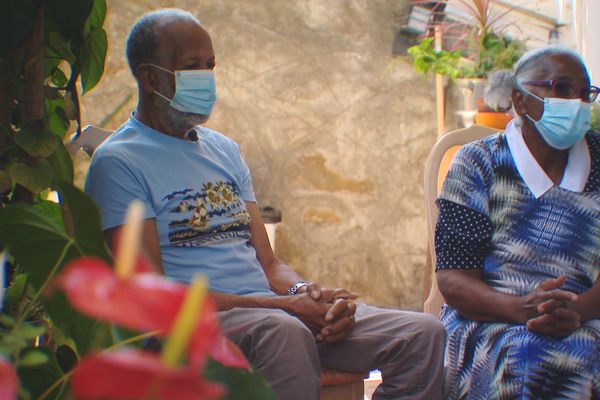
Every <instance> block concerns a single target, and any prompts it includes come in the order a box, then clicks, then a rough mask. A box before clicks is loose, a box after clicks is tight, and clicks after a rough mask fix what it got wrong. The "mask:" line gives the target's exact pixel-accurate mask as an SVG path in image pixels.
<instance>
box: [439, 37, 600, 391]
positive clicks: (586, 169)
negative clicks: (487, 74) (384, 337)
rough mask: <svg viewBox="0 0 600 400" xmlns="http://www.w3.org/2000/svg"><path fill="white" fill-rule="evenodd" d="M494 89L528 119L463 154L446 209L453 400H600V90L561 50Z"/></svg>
mask: <svg viewBox="0 0 600 400" xmlns="http://www.w3.org/2000/svg"><path fill="white" fill-rule="evenodd" d="M507 85H508V86H507ZM492 86H500V89H502V86H505V89H506V86H507V88H508V91H509V92H510V94H511V96H512V104H513V107H514V111H515V113H516V115H517V116H516V118H515V119H513V120H512V121H511V122H510V123H509V125H508V126H507V128H506V131H505V132H503V133H501V134H497V135H492V136H489V137H487V138H484V139H481V140H479V141H477V142H474V143H471V144H468V145H466V146H463V147H462V148H461V150H460V151H459V153H458V154H457V155H456V157H455V159H454V161H453V164H452V166H451V168H450V171H449V173H448V177H447V179H446V181H445V183H444V187H443V189H442V192H441V194H440V197H439V199H438V207H439V211H440V214H439V220H438V225H437V229H436V254H437V266H436V268H437V279H438V284H439V287H440V290H441V292H442V293H443V295H444V297H445V299H446V302H447V306H445V307H444V309H443V310H442V315H441V318H442V321H443V323H444V325H445V326H446V329H447V332H448V341H447V347H446V363H447V367H448V369H447V377H446V388H445V390H446V397H447V398H450V399H463V398H466V399H537V398H542V399H555V398H561V399H567V398H568V399H590V398H594V399H600V280H599V279H598V275H599V271H600V135H599V134H598V133H595V132H591V131H589V129H590V103H591V102H593V101H594V100H596V97H597V95H598V90H599V89H598V88H597V87H594V86H590V79H589V75H588V73H587V70H586V67H585V65H584V63H583V61H582V60H581V58H580V57H579V56H578V55H577V54H576V53H574V52H572V51H571V50H568V49H564V48H556V47H547V48H542V49H538V50H534V51H531V52H529V53H527V54H525V55H524V56H523V58H522V59H521V60H520V61H519V63H518V64H517V65H516V66H515V69H514V73H509V72H505V73H503V74H497V75H496V77H495V80H494V82H492Z"/></svg>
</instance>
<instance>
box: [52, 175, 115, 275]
mask: <svg viewBox="0 0 600 400" xmlns="http://www.w3.org/2000/svg"><path fill="white" fill-rule="evenodd" d="M57 188H58V189H59V192H60V199H61V203H63V204H64V205H65V206H66V207H67V208H68V210H69V212H70V214H71V218H72V219H73V227H74V229H75V235H74V236H75V237H74V239H75V241H76V242H77V245H78V247H79V248H80V249H81V250H82V251H83V254H86V255H89V256H95V257H98V258H100V259H103V260H104V261H106V262H107V263H109V264H112V257H111V256H110V252H109V251H108V247H106V243H105V242H104V236H103V235H102V223H101V221H100V212H99V211H98V207H96V204H95V203H94V201H93V200H92V198H91V197H89V196H88V195H87V194H85V193H84V192H82V191H81V190H79V189H78V188H77V187H75V186H74V185H73V184H71V183H68V182H61V183H60V184H59V185H57Z"/></svg>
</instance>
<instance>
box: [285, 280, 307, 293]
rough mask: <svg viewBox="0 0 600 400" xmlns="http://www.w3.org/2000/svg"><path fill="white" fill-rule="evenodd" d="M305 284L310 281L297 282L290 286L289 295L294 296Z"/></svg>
mask: <svg viewBox="0 0 600 400" xmlns="http://www.w3.org/2000/svg"><path fill="white" fill-rule="evenodd" d="M304 286H308V282H296V283H294V284H293V285H292V286H290V287H289V288H288V290H287V292H288V295H290V296H294V295H295V294H298V290H300V288H303V287H304Z"/></svg>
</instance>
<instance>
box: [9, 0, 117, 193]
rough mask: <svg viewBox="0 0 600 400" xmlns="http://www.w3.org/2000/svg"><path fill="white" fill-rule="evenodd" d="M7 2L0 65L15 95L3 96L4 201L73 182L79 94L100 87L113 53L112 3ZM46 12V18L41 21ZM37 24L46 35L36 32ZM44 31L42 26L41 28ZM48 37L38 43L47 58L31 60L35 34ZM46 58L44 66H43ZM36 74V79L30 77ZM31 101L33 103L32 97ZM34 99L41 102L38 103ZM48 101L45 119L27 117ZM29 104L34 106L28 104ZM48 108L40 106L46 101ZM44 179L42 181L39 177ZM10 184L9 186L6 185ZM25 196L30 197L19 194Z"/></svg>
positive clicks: (63, 0) (70, 0) (64, 0)
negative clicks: (67, 143) (73, 125)
mask: <svg viewBox="0 0 600 400" xmlns="http://www.w3.org/2000/svg"><path fill="white" fill-rule="evenodd" d="M6 3H8V4H3V10H2V13H1V14H0V15H1V16H0V18H1V19H0V21H1V22H2V23H1V24H0V29H1V30H2V31H3V32H2V33H3V34H2V35H0V59H3V60H0V62H2V65H0V67H2V68H3V70H2V74H3V75H4V76H3V77H2V78H0V80H2V79H4V80H5V84H6V85H7V88H8V90H7V91H5V92H0V97H1V98H2V102H1V103H2V104H11V105H12V109H11V110H10V120H2V121H0V130H1V132H0V134H1V135H2V140H0V143H3V144H4V146H2V148H0V177H1V178H2V179H1V181H2V182H1V183H3V185H2V186H0V189H1V190H2V191H4V190H5V188H6V187H7V186H8V187H9V189H10V192H9V193H5V194H4V198H6V199H9V200H10V199H12V197H13V196H12V191H13V190H17V188H16V185H21V186H22V187H23V188H24V189H25V190H26V191H28V192H30V195H29V198H32V197H33V195H35V194H38V193H40V192H42V191H44V190H46V189H48V188H56V184H57V182H58V181H60V180H67V181H70V180H72V179H73V167H72V163H71V160H70V157H68V153H67V151H66V149H65V148H64V146H62V140H63V139H64V137H65V135H66V133H67V131H68V130H69V128H70V121H76V122H77V124H78V126H80V125H81V123H80V121H79V101H78V97H79V94H78V92H77V87H76V82H77V81H78V80H80V82H81V92H82V93H87V92H89V91H90V90H91V89H93V88H94V87H95V86H96V84H97V83H98V81H99V80H100V78H101V77H102V74H103V72H104V61H105V58H106V51H107V37H106V32H105V31H104V29H103V28H102V24H103V22H104V18H105V15H106V0H45V1H41V0H19V1H9V2H6ZM40 12H41V13H43V15H42V17H43V18H41V19H38V20H36V15H38V14H39V13H40ZM38 24H41V25H42V26H43V30H40V29H37V28H36V27H38ZM38 28H39V27H38ZM35 29H37V30H38V31H40V32H42V36H40V38H39V40H41V41H42V43H43V52H41V53H39V54H33V55H32V58H30V59H26V57H25V56H24V55H25V54H28V53H27V52H25V51H24V50H25V47H26V46H27V43H29V41H30V40H31V39H30V38H31V37H33V36H32V32H33V31H35ZM36 57H42V58H43V61H44V62H43V63H41V64H39V63H36V62H35V60H36ZM37 64H39V65H40V66H41V68H42V69H43V71H42V73H43V77H44V80H43V82H40V83H39V86H38V87H34V88H33V89H32V88H31V87H30V86H28V82H37V81H35V79H33V80H32V78H31V76H37V75H36V74H37V73H36V72H35V71H32V70H31V68H34V69H35V67H33V66H34V65H37ZM26 74H30V75H31V76H26ZM26 97H27V99H26ZM32 99H33V100H34V101H32ZM39 99H41V101H43V106H44V111H45V116H44V119H43V121H38V120H36V118H37V117H38V116H30V115H26V113H27V112H28V111H27V110H28V108H26V107H25V104H26V103H27V101H29V102H31V103H37V102H38V101H39ZM26 100H27V101H26ZM39 104H41V103H39ZM38 175H39V176H38ZM7 179H8V182H6V180H7ZM20 197H21V198H23V196H20Z"/></svg>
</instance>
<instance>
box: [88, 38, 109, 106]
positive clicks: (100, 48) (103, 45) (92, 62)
mask: <svg viewBox="0 0 600 400" xmlns="http://www.w3.org/2000/svg"><path fill="white" fill-rule="evenodd" d="M107 48H108V40H107V38H106V32H105V31H104V29H102V28H95V29H93V30H92V31H90V32H86V33H84V36H83V49H82V52H81V58H82V64H81V89H82V92H81V93H82V94H85V93H86V92H89V91H90V90H91V89H93V88H94V86H96V84H97V83H98V81H99V80H100V78H101V77H102V74H103V73H104V60H105V59H106V49H107Z"/></svg>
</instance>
